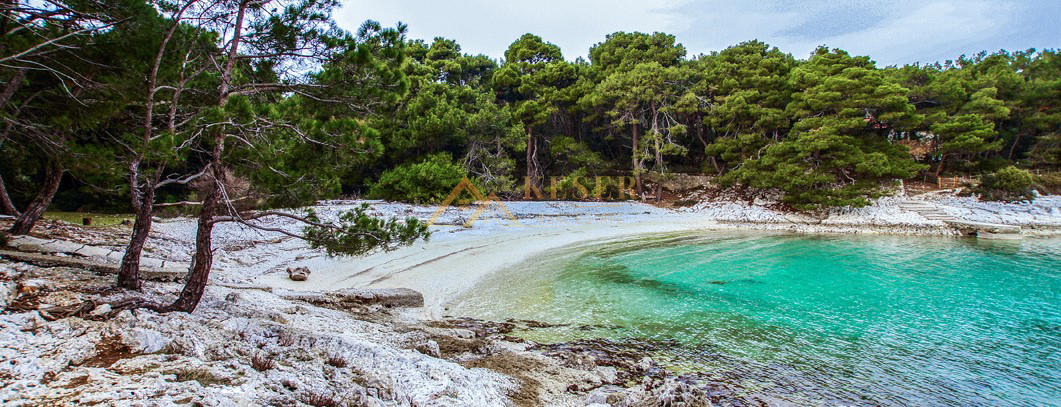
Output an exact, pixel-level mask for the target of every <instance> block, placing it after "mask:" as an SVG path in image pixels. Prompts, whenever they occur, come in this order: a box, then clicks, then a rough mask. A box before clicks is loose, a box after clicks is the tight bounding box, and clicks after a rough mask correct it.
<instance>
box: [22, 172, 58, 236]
mask: <svg viewBox="0 0 1061 407" xmlns="http://www.w3.org/2000/svg"><path fill="white" fill-rule="evenodd" d="M64 172H66V171H65V170H63V169H62V168H60V167H59V166H58V165H57V164H54V163H53V164H49V165H48V167H47V168H46V169H45V171H44V184H43V185H41V190H40V192H38V193H37V196H35V197H34V198H33V200H32V201H30V203H29V205H27V206H26V210H25V211H24V212H22V214H21V215H19V216H18V218H17V219H15V224H14V225H11V229H9V230H8V233H10V234H12V235H16V236H18V235H28V234H29V232H30V230H33V226H34V225H36V224H37V221H39V220H40V219H41V216H42V215H44V211H45V210H47V209H48V206H50V205H51V204H52V198H54V197H55V192H56V191H58V190H59V182H60V181H62V180H63V173H64Z"/></svg>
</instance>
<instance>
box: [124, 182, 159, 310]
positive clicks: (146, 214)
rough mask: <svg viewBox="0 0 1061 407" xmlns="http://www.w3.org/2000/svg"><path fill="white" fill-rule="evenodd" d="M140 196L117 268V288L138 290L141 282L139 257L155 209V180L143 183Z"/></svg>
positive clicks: (145, 241)
mask: <svg viewBox="0 0 1061 407" xmlns="http://www.w3.org/2000/svg"><path fill="white" fill-rule="evenodd" d="M142 188H143V189H142V191H141V194H140V202H139V204H138V205H137V206H138V208H137V211H136V220H135V221H134V222H133V232H132V234H131V235H130V236H129V244H128V245H127V246H126V247H125V255H124V256H122V264H121V266H120V267H119V268H118V286H119V287H122V288H126V289H130V290H139V289H140V287H141V286H142V284H143V282H142V281H141V280H140V256H141V254H142V253H143V251H144V244H145V243H147V237H148V235H149V234H150V233H151V223H152V219H151V217H152V215H153V214H154V207H155V180H154V179H153V178H152V179H151V181H149V182H146V183H144V185H143V187H142Z"/></svg>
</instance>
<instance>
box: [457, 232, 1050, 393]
mask: <svg viewBox="0 0 1061 407" xmlns="http://www.w3.org/2000/svg"><path fill="white" fill-rule="evenodd" d="M712 234H713V235H712V236H707V237H704V236H674V235H671V236H649V237H639V238H638V239H636V240H631V241H624V242H611V243H604V244H593V245H586V246H581V247H575V248H570V249H567V250H563V251H558V252H553V253H549V254H547V255H543V256H538V257H537V258H534V259H532V260H531V261H528V262H526V263H525V264H523V265H521V266H520V267H517V268H513V269H510V270H507V271H504V272H501V273H498V274H496V275H494V276H493V277H491V278H490V279H489V280H487V281H485V282H484V283H482V284H481V285H480V286H479V287H478V288H477V289H476V290H473V292H474V294H472V295H469V296H468V297H467V298H463V299H461V300H459V301H458V302H456V303H455V304H453V306H452V307H451V313H452V314H454V315H467V316H474V317H479V318H485V319H495V320H501V319H506V318H516V319H531V320H536V321H543V322H550V323H556V324H570V325H567V326H564V327H560V328H554V329H547V330H532V331H528V332H525V333H523V336H525V337H528V338H530V339H534V340H538V341H543V342H559V341H565V340H571V339H577V338H586V337H606V338H614V339H620V338H638V339H650V340H658V341H659V342H660V343H664V344H670V345H669V346H666V347H665V349H664V350H662V351H661V353H660V355H658V357H659V358H660V359H662V360H664V361H665V362H667V363H668V364H670V365H671V366H672V367H673V368H676V369H679V370H695V371H704V372H709V373H711V374H714V375H716V376H717V377H719V378H725V379H726V380H730V381H733V382H736V383H738V384H740V385H741V386H742V387H743V388H745V389H746V391H747V392H749V394H754V395H760V396H763V397H767V398H769V399H772V400H776V401H779V402H790V403H795V404H801V405H852V404H854V405H954V406H969V405H1019V406H1025V405H1061V241H1059V240H1056V239H1025V240H1023V241H995V242H990V241H984V240H976V239H945V238H920V237H842V236H828V237H822V236H803V235H768V234H740V233H730V232H712Z"/></svg>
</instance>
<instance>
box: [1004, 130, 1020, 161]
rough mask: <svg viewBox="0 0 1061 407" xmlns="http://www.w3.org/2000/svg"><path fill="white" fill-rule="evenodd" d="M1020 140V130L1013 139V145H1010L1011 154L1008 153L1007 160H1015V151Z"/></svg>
mask: <svg viewBox="0 0 1061 407" xmlns="http://www.w3.org/2000/svg"><path fill="white" fill-rule="evenodd" d="M1019 142H1020V132H1019V131H1018V132H1017V137H1015V138H1014V139H1013V145H1011V146H1009V154H1007V155H1006V159H1007V160H1013V151H1015V150H1016V149H1017V143H1019Z"/></svg>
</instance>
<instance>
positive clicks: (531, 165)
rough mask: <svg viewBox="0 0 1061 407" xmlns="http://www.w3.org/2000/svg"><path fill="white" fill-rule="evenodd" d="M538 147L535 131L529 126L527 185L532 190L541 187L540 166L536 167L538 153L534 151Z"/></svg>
mask: <svg viewBox="0 0 1061 407" xmlns="http://www.w3.org/2000/svg"><path fill="white" fill-rule="evenodd" d="M536 145H537V143H535V142H534V129H533V128H531V126H530V125H527V185H528V187H529V188H531V189H534V188H535V187H540V185H538V168H537V167H538V166H537V165H535V156H536V155H537V152H536V151H534V149H535V146H536Z"/></svg>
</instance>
